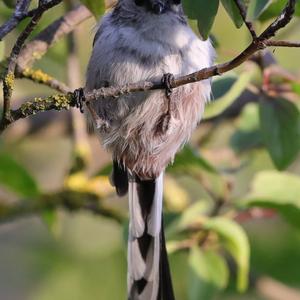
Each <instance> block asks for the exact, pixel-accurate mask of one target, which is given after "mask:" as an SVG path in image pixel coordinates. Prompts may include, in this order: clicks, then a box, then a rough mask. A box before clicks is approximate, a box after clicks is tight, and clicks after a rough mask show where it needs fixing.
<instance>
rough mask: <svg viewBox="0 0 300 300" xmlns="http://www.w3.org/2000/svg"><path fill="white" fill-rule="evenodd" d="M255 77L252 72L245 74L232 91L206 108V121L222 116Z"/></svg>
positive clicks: (232, 87)
mask: <svg viewBox="0 0 300 300" xmlns="http://www.w3.org/2000/svg"><path fill="white" fill-rule="evenodd" d="M252 76H253V72H252V71H250V72H249V71H248V72H244V73H243V74H241V75H240V76H239V78H238V79H236V80H235V82H234V84H232V85H231V87H230V89H229V90H228V92H227V93H226V94H224V95H223V96H222V97H220V98H218V99H215V100H214V101H212V102H211V103H210V104H208V105H207V106H206V108H205V112H204V119H209V118H213V117H216V116H218V115H220V114H221V113H222V112H223V111H225V109H227V108H228V107H229V106H230V105H231V104H232V103H233V102H234V101H235V100H236V99H237V98H238V97H239V96H240V95H241V94H242V92H243V91H244V90H245V89H246V87H247V86H248V84H249V82H250V81H251V79H252ZM219 80H228V78H225V77H224V79H222V78H221V79H219Z"/></svg>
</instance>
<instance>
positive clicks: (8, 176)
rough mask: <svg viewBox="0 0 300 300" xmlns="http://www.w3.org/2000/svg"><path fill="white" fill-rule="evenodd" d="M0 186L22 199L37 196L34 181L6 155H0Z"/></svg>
mask: <svg viewBox="0 0 300 300" xmlns="http://www.w3.org/2000/svg"><path fill="white" fill-rule="evenodd" d="M0 184H1V185H4V186H6V187H8V188H9V189H10V190H12V191H14V192H16V193H17V194H18V195H20V196H23V197H36V196H37V195H39V189H38V186H37V184H36V182H35V180H34V179H33V178H32V177H31V175H30V174H29V173H28V172H27V170H26V169H25V168H24V167H23V166H22V165H20V164H19V163H18V162H17V161H15V160H14V159H13V158H12V157H11V156H10V155H8V154H6V153H0Z"/></svg>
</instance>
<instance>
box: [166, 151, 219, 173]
mask: <svg viewBox="0 0 300 300" xmlns="http://www.w3.org/2000/svg"><path fill="white" fill-rule="evenodd" d="M190 168H200V169H203V170H205V171H208V172H211V173H217V171H216V169H215V168H214V167H213V166H212V165H211V164H210V163H209V162H208V161H206V160H205V159H204V158H203V157H201V156H200V155H199V153H197V152H196V151H194V150H193V149H192V148H191V147H190V146H188V145H187V146H185V147H184V148H183V149H182V150H181V151H180V152H179V153H177V155H176V157H175V162H174V164H173V165H172V166H170V167H169V168H168V171H170V172H176V171H178V170H180V171H182V170H187V169H190Z"/></svg>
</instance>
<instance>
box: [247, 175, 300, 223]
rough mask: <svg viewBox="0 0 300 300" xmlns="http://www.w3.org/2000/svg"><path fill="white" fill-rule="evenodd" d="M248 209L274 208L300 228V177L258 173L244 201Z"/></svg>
mask: <svg viewBox="0 0 300 300" xmlns="http://www.w3.org/2000/svg"><path fill="white" fill-rule="evenodd" d="M243 204H245V205H246V206H248V207H264V208H274V209H276V210H278V212H280V213H281V214H282V215H283V216H284V217H285V218H286V219H287V221H288V222H290V223H291V224H293V225H295V226H297V227H298V228H300V177H299V176H296V175H292V174H289V173H280V172H277V171H263V172H260V173H258V174H257V175H256V176H255V178H254V180H253V182H252V184H251V191H250V193H249V194H248V195H247V196H246V200H245V201H243Z"/></svg>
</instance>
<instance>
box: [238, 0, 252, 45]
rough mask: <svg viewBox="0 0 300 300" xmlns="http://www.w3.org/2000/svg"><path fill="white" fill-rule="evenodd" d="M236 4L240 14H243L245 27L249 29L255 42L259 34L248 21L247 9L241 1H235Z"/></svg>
mask: <svg viewBox="0 0 300 300" xmlns="http://www.w3.org/2000/svg"><path fill="white" fill-rule="evenodd" d="M235 4H236V6H237V7H238V9H239V11H240V14H241V16H242V18H243V20H244V23H245V25H246V26H247V28H248V30H249V32H250V34H251V36H252V39H253V40H255V39H256V38H257V34H256V32H255V29H254V26H253V23H252V22H249V21H248V20H247V10H246V7H245V5H244V3H243V2H242V1H241V0H235Z"/></svg>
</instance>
